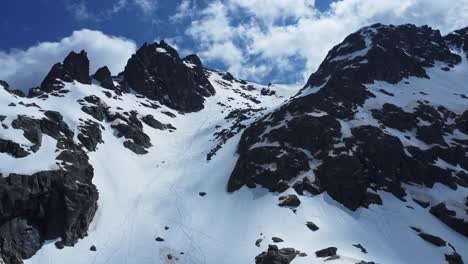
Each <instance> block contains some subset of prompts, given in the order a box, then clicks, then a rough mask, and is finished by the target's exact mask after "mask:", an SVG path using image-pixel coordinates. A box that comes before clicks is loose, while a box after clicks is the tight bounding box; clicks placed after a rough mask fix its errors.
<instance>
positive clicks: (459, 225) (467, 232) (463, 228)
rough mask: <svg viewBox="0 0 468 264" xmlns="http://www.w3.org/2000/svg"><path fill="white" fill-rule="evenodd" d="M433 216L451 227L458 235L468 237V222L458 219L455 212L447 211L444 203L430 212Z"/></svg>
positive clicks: (432, 208)
mask: <svg viewBox="0 0 468 264" xmlns="http://www.w3.org/2000/svg"><path fill="white" fill-rule="evenodd" d="M429 212H431V214H433V215H434V216H435V217H437V218H438V219H439V220H440V221H442V222H444V223H445V224H446V225H448V226H449V227H451V228H452V229H453V230H455V231H457V232H458V233H460V234H462V235H464V236H465V237H468V222H466V221H464V220H463V219H460V218H457V217H456V213H455V211H452V210H449V209H447V207H446V206H445V204H444V203H440V204H438V205H436V206H434V207H431V209H430V210H429Z"/></svg>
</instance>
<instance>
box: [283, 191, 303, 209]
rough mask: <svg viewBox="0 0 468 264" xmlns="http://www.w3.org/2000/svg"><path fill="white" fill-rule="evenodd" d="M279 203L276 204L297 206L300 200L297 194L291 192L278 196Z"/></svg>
mask: <svg viewBox="0 0 468 264" xmlns="http://www.w3.org/2000/svg"><path fill="white" fill-rule="evenodd" d="M279 200H280V203H279V204H278V205H279V206H281V207H298V206H299V205H301V201H300V200H299V197H297V195H294V194H291V195H286V196H281V197H280V198H279Z"/></svg>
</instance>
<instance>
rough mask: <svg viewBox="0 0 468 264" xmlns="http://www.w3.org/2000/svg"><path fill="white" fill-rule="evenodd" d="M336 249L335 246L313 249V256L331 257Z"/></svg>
mask: <svg viewBox="0 0 468 264" xmlns="http://www.w3.org/2000/svg"><path fill="white" fill-rule="evenodd" d="M337 250H338V249H337V248H336V247H328V248H324V249H321V250H318V251H315V256H317V258H326V257H333V256H335V255H336V251H337Z"/></svg>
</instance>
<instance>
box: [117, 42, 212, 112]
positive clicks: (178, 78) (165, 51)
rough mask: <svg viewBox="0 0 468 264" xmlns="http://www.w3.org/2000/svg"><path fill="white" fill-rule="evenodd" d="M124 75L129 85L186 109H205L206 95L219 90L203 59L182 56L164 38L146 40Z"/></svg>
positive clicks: (169, 103)
mask: <svg viewBox="0 0 468 264" xmlns="http://www.w3.org/2000/svg"><path fill="white" fill-rule="evenodd" d="M123 76H124V83H125V85H126V86H127V87H128V88H129V89H133V90H134V91H136V92H138V93H140V94H142V95H144V96H146V97H148V98H149V99H153V100H157V101H159V102H161V103H162V104H164V105H167V106H169V107H171V108H173V109H176V110H180V111H184V112H193V111H198V110H200V109H202V108H203V102H204V99H203V98H204V97H207V96H211V95H213V94H214V93H215V90H214V88H213V86H212V85H211V83H210V82H209V81H208V79H207V75H206V74H205V70H204V68H203V65H202V64H201V61H200V59H199V58H198V57H194V56H188V57H187V58H185V59H184V60H182V59H181V58H180V57H179V54H178V52H177V51H176V50H175V49H174V48H173V47H171V46H170V45H169V44H167V43H166V42H164V41H161V42H160V43H157V42H155V43H152V44H148V43H145V44H144V45H143V46H142V47H141V48H140V49H138V51H137V52H136V54H134V55H132V57H131V58H130V59H129V60H128V63H127V66H125V70H124V72H123Z"/></svg>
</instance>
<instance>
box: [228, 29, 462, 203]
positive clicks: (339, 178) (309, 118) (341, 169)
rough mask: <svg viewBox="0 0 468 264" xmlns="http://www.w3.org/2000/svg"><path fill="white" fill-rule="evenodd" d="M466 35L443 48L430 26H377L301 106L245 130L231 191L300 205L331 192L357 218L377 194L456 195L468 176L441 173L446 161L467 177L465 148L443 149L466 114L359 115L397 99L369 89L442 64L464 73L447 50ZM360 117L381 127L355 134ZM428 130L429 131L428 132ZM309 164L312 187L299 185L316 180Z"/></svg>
mask: <svg viewBox="0 0 468 264" xmlns="http://www.w3.org/2000/svg"><path fill="white" fill-rule="evenodd" d="M460 32H461V31H460ZM462 33H463V36H462V38H463V39H462V40H460V36H461V34H458V35H456V34H455V35H454V34H451V35H450V37H449V38H448V39H445V38H444V37H442V36H441V35H440V32H439V31H438V30H433V29H432V28H430V27H428V26H422V27H417V26H414V25H401V26H393V25H389V26H386V25H381V24H375V25H372V26H369V27H365V28H363V29H361V30H358V31H357V32H355V33H353V34H351V35H349V36H348V37H347V38H345V40H344V41H343V42H342V43H340V44H339V45H337V46H335V47H334V48H333V49H332V50H331V51H330V52H329V54H328V55H327V57H326V58H325V60H324V61H323V62H322V64H321V65H320V67H319V69H318V70H317V71H316V72H315V73H313V74H312V75H311V76H310V78H309V80H308V82H307V84H306V85H305V87H304V88H303V89H302V90H301V91H300V92H299V93H298V94H297V95H296V96H294V97H293V98H291V99H290V100H289V101H287V102H286V103H284V104H283V105H282V106H281V107H279V108H278V109H276V110H274V111H273V112H271V113H269V114H267V115H265V116H263V117H261V118H259V119H258V120H256V121H255V122H253V123H252V124H250V125H249V126H248V127H247V128H246V129H245V131H244V133H243V135H242V137H241V139H240V142H239V146H238V153H239V155H240V156H239V159H238V161H237V164H236V166H235V168H234V170H233V172H232V174H231V177H230V179H229V182H228V186H227V187H228V188H227V189H228V191H230V192H232V191H235V190H238V189H239V188H241V187H242V186H244V185H246V186H248V187H251V188H253V187H256V186H257V185H260V186H262V187H266V188H268V190H270V191H272V192H283V191H285V190H287V189H288V188H289V187H293V188H294V190H295V191H296V193H297V194H298V195H311V194H312V195H316V194H319V193H322V192H327V193H328V194H329V195H330V196H331V197H332V198H333V199H335V200H336V201H338V202H339V203H341V204H343V205H344V206H345V207H347V208H349V209H351V210H357V209H358V208H360V207H368V206H370V205H371V204H382V199H381V198H380V196H379V195H378V193H377V191H386V192H390V193H392V194H393V195H395V196H396V197H397V198H399V199H401V200H404V199H405V196H406V192H405V189H404V188H403V185H402V184H403V183H410V184H411V183H415V184H419V185H422V186H427V187H432V186H434V184H435V183H442V184H444V185H446V186H448V187H449V188H451V189H454V190H455V189H456V188H457V186H458V185H460V186H468V176H466V175H465V173H464V172H463V171H460V170H459V171H455V170H456V169H453V170H452V169H446V168H443V167H439V166H438V165H437V164H436V161H437V160H438V159H440V160H442V161H444V162H447V163H448V164H450V165H453V167H457V166H459V167H461V168H463V169H465V170H466V167H467V166H468V158H467V156H466V155H465V153H466V152H467V151H468V142H467V141H466V140H461V139H454V140H451V142H446V141H445V139H444V136H445V135H447V136H449V135H451V134H452V133H453V132H454V130H455V129H459V130H460V131H461V132H462V133H467V131H468V129H467V127H468V126H467V124H468V111H465V112H464V113H463V114H461V115H460V113H454V112H451V111H450V110H448V109H447V108H445V107H444V106H438V105H430V104H429V103H430V102H429V101H424V100H420V101H418V102H417V104H416V105H415V106H414V107H411V108H410V107H405V108H401V107H399V106H396V105H393V104H390V103H385V104H383V105H382V106H381V107H380V106H377V107H376V109H367V108H366V109H363V110H361V107H363V106H364V103H365V102H366V100H367V99H369V98H373V97H375V96H376V95H374V94H373V93H374V92H378V93H380V95H379V96H391V97H393V98H394V99H395V98H396V97H397V96H398V94H397V93H395V94H393V93H389V92H387V91H382V89H380V91H379V90H377V91H374V90H372V91H371V89H368V88H367V87H366V85H367V84H372V83H375V82H376V81H384V82H387V83H390V84H396V83H398V82H400V81H402V80H403V79H404V78H408V77H419V78H429V76H428V75H427V73H426V68H429V67H434V66H435V65H436V62H440V63H442V64H444V66H446V67H448V68H453V67H454V65H455V64H458V63H460V62H461V57H460V56H459V55H457V54H456V53H453V52H452V51H451V50H453V49H452V47H451V46H450V45H452V44H450V43H449V42H451V43H453V45H456V46H457V47H460V48H461V47H464V41H465V39H466V38H465V37H466V34H465V33H466V32H465V31H463V32H462ZM448 43H449V44H448ZM226 78H227V79H228V81H229V80H230V78H228V77H226ZM408 89H411V86H410V85H408ZM382 93H383V94H382ZM421 96H423V95H421ZM366 107H367V106H366ZM357 111H361V112H362V111H364V113H365V112H366V111H370V112H371V114H372V117H373V118H375V119H376V120H378V121H379V123H380V124H379V125H361V126H355V125H354V124H350V121H351V120H354V119H357V118H359V119H360V118H362V116H355V114H356V112H357ZM358 121H359V122H362V120H358ZM453 121H455V122H453ZM426 123H429V124H430V125H429V126H427V125H422V124H426ZM348 126H349V128H348ZM390 128H393V129H397V130H400V131H402V132H403V133H405V134H404V135H403V136H404V137H406V138H407V139H409V140H411V137H410V134H412V133H414V132H416V137H417V139H419V140H421V141H423V142H425V143H427V144H429V145H431V146H430V148H428V149H424V150H423V149H420V148H419V147H414V146H406V145H407V144H406V143H405V145H404V144H403V143H402V140H404V139H401V140H400V138H399V137H396V136H392V135H390V133H393V132H392V130H391V129H390ZM283 160H284V161H283ZM286 161H287V162H286ZM291 162H292V163H291ZM309 162H311V164H317V165H316V166H315V168H314V174H315V179H314V181H313V182H312V181H311V180H309V178H307V177H305V178H301V177H300V176H302V175H304V174H305V173H304V172H305V171H308V170H310V168H309ZM283 163H284V164H286V165H283ZM289 164H294V165H295V166H294V167H292V168H291V167H288V166H289ZM310 178H312V177H310ZM290 183H292V184H290ZM291 185H292V186H291Z"/></svg>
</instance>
